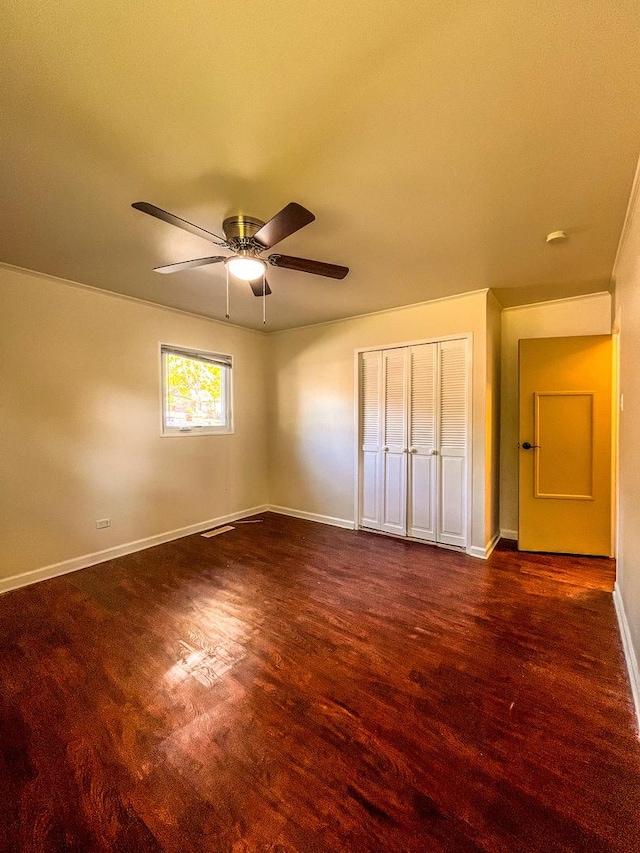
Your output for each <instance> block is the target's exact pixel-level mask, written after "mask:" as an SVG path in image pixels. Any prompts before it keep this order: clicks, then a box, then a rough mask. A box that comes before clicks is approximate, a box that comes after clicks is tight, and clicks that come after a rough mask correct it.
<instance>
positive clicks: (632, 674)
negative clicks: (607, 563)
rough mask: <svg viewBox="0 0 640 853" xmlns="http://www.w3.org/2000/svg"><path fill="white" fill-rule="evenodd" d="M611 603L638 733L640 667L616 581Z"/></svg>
mask: <svg viewBox="0 0 640 853" xmlns="http://www.w3.org/2000/svg"><path fill="white" fill-rule="evenodd" d="M613 603H614V605H615V608H616V615H617V617H618V627H619V629H620V638H621V639H622V648H623V649H624V659H625V661H626V663H627V671H628V673H629V681H630V683H631V695H632V696H633V704H634V705H635V709H636V719H637V722H638V732H639V734H640V667H638V658H637V657H636V652H635V649H634V648H633V641H632V639H631V629H630V628H629V621H628V619H627V614H626V613H625V609H624V602H623V600H622V596H621V595H620V587H619V586H618V583H617V581H616V584H615V587H614V590H613Z"/></svg>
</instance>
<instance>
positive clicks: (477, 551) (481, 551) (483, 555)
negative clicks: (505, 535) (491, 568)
mask: <svg viewBox="0 0 640 853" xmlns="http://www.w3.org/2000/svg"><path fill="white" fill-rule="evenodd" d="M500 538H501V537H500V531H498V532H497V533H494V534H493V536H492V537H491V539H490V540H489V542H488V544H487V546H486V547H485V548H480V546H479V545H472V546H471V547H470V548H468V549H467V554H468V555H469V556H470V557H478V559H480V560H487V559H488V558H489V557H490V556H491V552H492V551H493V549H494V548H495V547H496V545H497V544H498V542H499V541H500Z"/></svg>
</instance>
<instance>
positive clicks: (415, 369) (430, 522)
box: [407, 344, 438, 542]
mask: <svg viewBox="0 0 640 853" xmlns="http://www.w3.org/2000/svg"><path fill="white" fill-rule="evenodd" d="M437 355H438V344H420V345H419V346H414V347H411V348H410V350H409V371H410V375H409V426H408V429H409V460H408V466H409V470H408V476H409V494H408V506H407V516H408V518H407V533H408V535H409V536H412V537H414V538H415V539H424V540H425V541H427V542H435V540H436V536H437V518H438V512H437V508H438V507H437V504H438V469H437V462H438V456H437V442H438V435H437V433H438V430H437V363H438V362H437Z"/></svg>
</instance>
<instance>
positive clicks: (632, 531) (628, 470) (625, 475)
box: [615, 178, 640, 714]
mask: <svg viewBox="0 0 640 853" xmlns="http://www.w3.org/2000/svg"><path fill="white" fill-rule="evenodd" d="M638 189H639V187H638V178H636V192H637V191H638ZM615 314H616V318H617V323H619V327H620V392H621V393H622V395H623V397H624V409H623V411H621V412H620V413H619V459H620V464H619V476H618V564H617V569H618V592H619V594H620V597H621V599H622V604H623V607H624V612H625V614H626V619H627V622H628V626H629V634H630V641H631V644H632V646H633V649H634V652H635V659H636V662H637V661H640V465H639V464H638V448H639V447H640V194H636V195H635V196H634V201H633V202H632V204H631V206H630V209H629V213H628V216H627V223H626V230H625V232H624V235H623V239H622V242H621V246H620V252H619V254H618V259H617V262H616V269H615ZM636 677H637V675H636ZM636 688H637V689H640V683H639V684H637V685H636ZM636 701H638V703H639V704H638V706H637V710H638V713H639V714H640V694H638V695H637V696H636Z"/></svg>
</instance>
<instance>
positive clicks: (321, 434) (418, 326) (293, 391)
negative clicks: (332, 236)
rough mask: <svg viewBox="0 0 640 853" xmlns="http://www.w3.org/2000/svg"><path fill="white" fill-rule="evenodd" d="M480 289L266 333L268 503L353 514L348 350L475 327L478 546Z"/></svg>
mask: <svg viewBox="0 0 640 853" xmlns="http://www.w3.org/2000/svg"><path fill="white" fill-rule="evenodd" d="M486 304H487V293H486V291H480V292H477V293H473V294H468V295H466V296H460V297H456V298H452V299H444V300H439V301H434V302H430V303H425V304H423V305H414V306H411V307H408V308H402V309H397V310H394V311H387V312H383V313H380V314H371V315H368V316H365V317H358V318H354V319H351V320H344V321H339V322H335V323H327V324H325V325H319V326H311V327H308V328H304V329H293V330H291V331H286V332H277V333H275V334H273V335H271V336H270V337H269V345H270V351H271V352H270V358H271V373H272V376H273V379H274V381H275V389H274V394H273V401H272V406H273V409H272V413H271V414H272V417H271V426H270V430H269V433H270V446H269V460H270V469H269V472H270V473H269V499H270V503H271V504H274V505H277V506H282V507H287V508H292V509H295V510H298V511H303V512H309V513H314V514H317V515H324V516H329V517H332V518H338V519H342V520H343V521H351V522H353V521H354V520H355V510H354V507H355V476H356V475H355V472H356V415H355V407H354V401H355V396H356V387H355V351H356V350H357V349H359V348H365V347H377V346H381V347H382V346H389V345H394V344H402V343H407V342H410V341H418V340H424V339H428V338H436V337H438V336H447V335H455V334H464V333H467V332H471V333H473V414H472V422H473V487H472V493H473V494H472V506H473V509H472V545H473V546H474V547H476V548H484V547H485V545H486V543H487V541H488V539H489V538H490V534H489V535H488V533H487V530H486V528H485V501H486V494H485V469H486V466H487V455H486V443H485V432H486V423H485V396H486V377H487V343H486V337H487V333H486V324H487V319H486V310H487V309H486Z"/></svg>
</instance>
